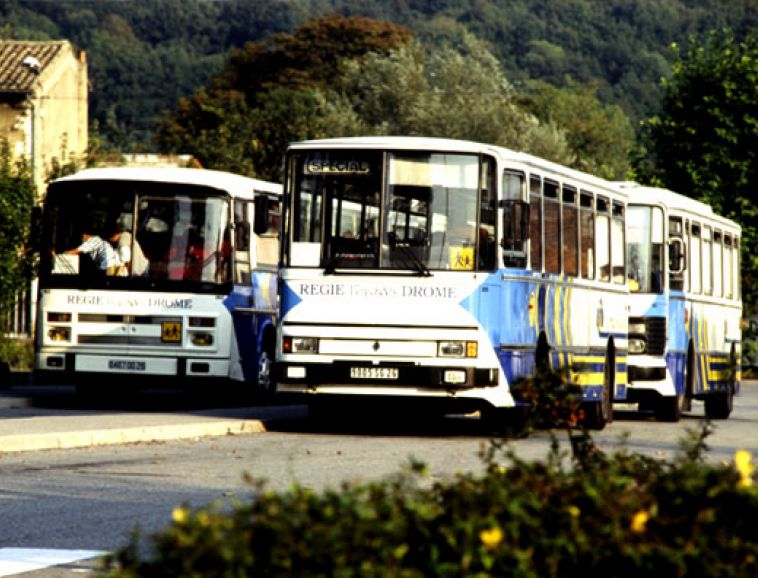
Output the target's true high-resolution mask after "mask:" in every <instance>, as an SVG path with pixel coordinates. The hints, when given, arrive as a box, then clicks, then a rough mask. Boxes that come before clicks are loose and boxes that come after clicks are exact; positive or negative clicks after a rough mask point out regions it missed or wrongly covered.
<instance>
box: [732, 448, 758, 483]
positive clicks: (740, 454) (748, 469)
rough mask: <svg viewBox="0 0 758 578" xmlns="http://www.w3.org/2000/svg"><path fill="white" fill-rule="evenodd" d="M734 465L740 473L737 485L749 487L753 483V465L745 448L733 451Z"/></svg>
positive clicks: (750, 456)
mask: <svg viewBox="0 0 758 578" xmlns="http://www.w3.org/2000/svg"><path fill="white" fill-rule="evenodd" d="M734 467H735V468H736V469H737V472H739V474H740V481H739V482H737V486H738V487H740V488H749V487H750V486H752V485H753V470H754V469H755V466H754V465H753V462H752V455H751V454H750V452H749V451H747V450H737V451H736V452H734Z"/></svg>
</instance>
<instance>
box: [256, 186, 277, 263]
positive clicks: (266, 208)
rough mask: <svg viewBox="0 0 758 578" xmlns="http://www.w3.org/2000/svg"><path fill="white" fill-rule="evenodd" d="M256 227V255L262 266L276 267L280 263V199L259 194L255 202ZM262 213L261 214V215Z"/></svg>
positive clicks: (257, 261)
mask: <svg viewBox="0 0 758 578" xmlns="http://www.w3.org/2000/svg"><path fill="white" fill-rule="evenodd" d="M255 211H256V221H257V222H258V223H259V225H258V226H257V227H256V235H255V257H256V263H257V264H258V265H259V266H261V265H265V266H268V267H276V266H277V265H278V263H279V222H280V219H281V211H280V206H279V201H278V200H274V199H270V198H268V197H266V196H264V195H262V194H260V193H259V194H258V197H256V203H255ZM259 214H260V216H259Z"/></svg>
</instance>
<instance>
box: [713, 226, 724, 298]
mask: <svg viewBox="0 0 758 578" xmlns="http://www.w3.org/2000/svg"><path fill="white" fill-rule="evenodd" d="M723 273H724V246H723V238H722V235H721V231H714V232H713V295H714V296H715V297H721V296H723V295H724V274H723Z"/></svg>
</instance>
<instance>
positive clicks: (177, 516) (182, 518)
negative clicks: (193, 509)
mask: <svg viewBox="0 0 758 578" xmlns="http://www.w3.org/2000/svg"><path fill="white" fill-rule="evenodd" d="M171 519H172V520H174V522H175V523H177V524H183V523H184V522H186V521H187V510H185V509H184V508H182V507H178V508H174V511H173V512H171Z"/></svg>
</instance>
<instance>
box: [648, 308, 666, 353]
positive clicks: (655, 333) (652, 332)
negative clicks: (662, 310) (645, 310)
mask: <svg viewBox="0 0 758 578" xmlns="http://www.w3.org/2000/svg"><path fill="white" fill-rule="evenodd" d="M645 336H646V338H647V353H648V355H663V354H664V353H666V318H665V317H646V318H645Z"/></svg>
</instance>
